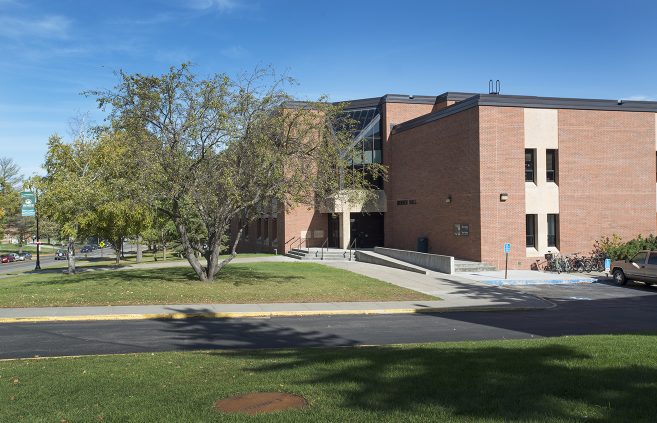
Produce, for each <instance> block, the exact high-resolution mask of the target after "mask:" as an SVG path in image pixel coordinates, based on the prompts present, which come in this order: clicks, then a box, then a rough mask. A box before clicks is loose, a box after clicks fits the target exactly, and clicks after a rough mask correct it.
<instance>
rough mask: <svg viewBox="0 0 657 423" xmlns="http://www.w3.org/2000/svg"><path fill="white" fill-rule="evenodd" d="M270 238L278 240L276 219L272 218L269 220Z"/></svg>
mask: <svg viewBox="0 0 657 423" xmlns="http://www.w3.org/2000/svg"><path fill="white" fill-rule="evenodd" d="M271 234H272V235H271V239H272V240H274V241H276V240H278V219H277V218H273V219H272V220H271Z"/></svg>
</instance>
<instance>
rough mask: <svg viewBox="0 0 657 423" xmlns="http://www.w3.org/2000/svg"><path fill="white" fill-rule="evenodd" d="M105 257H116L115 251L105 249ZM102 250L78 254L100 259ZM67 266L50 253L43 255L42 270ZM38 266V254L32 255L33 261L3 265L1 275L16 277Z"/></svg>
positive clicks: (0, 270)
mask: <svg viewBox="0 0 657 423" xmlns="http://www.w3.org/2000/svg"><path fill="white" fill-rule="evenodd" d="M102 255H103V257H114V251H113V250H111V249H109V248H104V249H103V252H102ZM100 256H101V250H95V251H92V252H91V253H88V254H83V253H79V252H78V253H77V257H78V258H79V257H100ZM62 263H63V264H66V260H55V257H54V255H53V254H52V253H51V252H50V251H49V252H48V253H47V254H42V255H41V268H42V269H47V268H48V267H52V266H53V265H55V264H60V265H61V264H62ZM35 265H36V253H35V254H32V260H26V261H15V262H13V263H1V264H0V275H14V274H18V273H23V272H29V271H32V270H34V266H35Z"/></svg>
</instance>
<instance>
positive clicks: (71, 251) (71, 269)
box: [66, 237, 75, 274]
mask: <svg viewBox="0 0 657 423" xmlns="http://www.w3.org/2000/svg"><path fill="white" fill-rule="evenodd" d="M67 252H68V255H67V257H66V261H67V262H68V273H69V274H74V273H75V239H74V238H73V237H68V247H67Z"/></svg>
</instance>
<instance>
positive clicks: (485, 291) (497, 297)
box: [324, 262, 552, 310]
mask: <svg viewBox="0 0 657 423" xmlns="http://www.w3.org/2000/svg"><path fill="white" fill-rule="evenodd" d="M324 264H326V265H327V266H331V267H336V268H339V269H345V270H349V271H352V272H355V273H360V274H361V275H365V276H369V277H372V278H375V279H379V280H382V281H385V282H389V283H392V284H394V285H397V286H401V287H403V288H407V289H412V290H414V291H418V292H422V293H424V294H428V295H434V296H437V297H440V298H442V299H443V304H444V305H449V307H459V308H463V309H476V308H482V307H485V308H486V309H487V310H490V309H506V310H509V309H524V310H526V309H535V308H536V309H540V308H548V307H550V306H551V305H552V303H550V302H548V301H546V300H543V299H541V298H538V297H535V296H533V295H531V294H525V293H522V292H519V291H516V290H512V289H508V288H504V287H498V286H491V285H487V284H484V283H480V282H477V281H474V280H471V279H467V278H464V277H462V276H459V275H448V274H445V273H437V272H430V273H429V274H427V275H423V274H421V273H415V272H409V271H406V270H401V269H394V268H391V267H384V266H378V265H375V264H369V263H361V262H335V263H324Z"/></svg>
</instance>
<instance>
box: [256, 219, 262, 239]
mask: <svg viewBox="0 0 657 423" xmlns="http://www.w3.org/2000/svg"><path fill="white" fill-rule="evenodd" d="M256 236H257V237H258V239H261V238H262V219H260V218H258V220H256Z"/></svg>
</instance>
